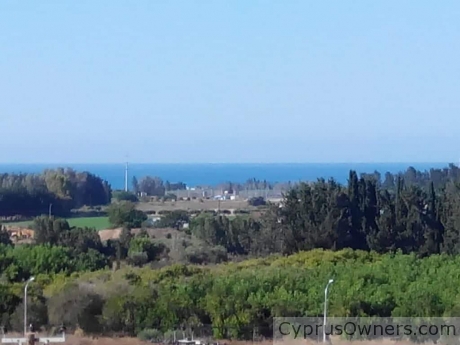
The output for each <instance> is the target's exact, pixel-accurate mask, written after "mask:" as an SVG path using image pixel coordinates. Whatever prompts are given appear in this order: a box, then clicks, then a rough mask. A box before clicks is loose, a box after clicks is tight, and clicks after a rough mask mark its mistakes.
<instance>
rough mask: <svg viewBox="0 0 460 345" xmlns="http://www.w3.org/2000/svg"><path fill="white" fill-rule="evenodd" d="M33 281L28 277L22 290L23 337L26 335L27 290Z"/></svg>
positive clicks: (32, 278)
mask: <svg viewBox="0 0 460 345" xmlns="http://www.w3.org/2000/svg"><path fill="white" fill-rule="evenodd" d="M34 279H35V277H30V279H29V280H28V281H27V283H26V286H25V288H24V336H25V335H26V333H27V288H28V287H29V283H30V282H33V281H34Z"/></svg>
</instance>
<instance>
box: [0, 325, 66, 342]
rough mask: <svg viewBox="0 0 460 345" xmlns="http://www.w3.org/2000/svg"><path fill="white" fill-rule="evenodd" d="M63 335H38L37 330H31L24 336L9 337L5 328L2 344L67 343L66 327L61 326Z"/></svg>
mask: <svg viewBox="0 0 460 345" xmlns="http://www.w3.org/2000/svg"><path fill="white" fill-rule="evenodd" d="M61 332H62V334H61V336H58V337H38V338H37V337H36V334H35V332H29V333H26V334H25V335H24V337H23V338H7V337H6V336H5V333H6V332H5V329H3V338H2V344H18V345H25V344H27V345H35V344H49V343H65V328H64V327H61Z"/></svg>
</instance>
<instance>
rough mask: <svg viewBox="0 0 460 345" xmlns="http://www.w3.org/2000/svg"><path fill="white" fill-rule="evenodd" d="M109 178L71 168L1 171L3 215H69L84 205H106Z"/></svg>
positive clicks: (0, 185)
mask: <svg viewBox="0 0 460 345" xmlns="http://www.w3.org/2000/svg"><path fill="white" fill-rule="evenodd" d="M111 193H112V191H111V188H110V185H109V184H108V183H107V181H104V180H102V179H101V178H99V177H97V176H95V175H93V174H91V173H89V172H76V171H74V170H72V169H61V168H60V169H56V170H45V171H44V172H43V173H42V174H39V175H37V174H0V217H17V216H22V217H33V216H38V215H40V214H48V213H49V211H50V210H51V211H52V214H54V215H59V216H68V215H70V211H71V210H72V209H77V208H80V207H82V206H85V205H86V206H97V205H107V204H108V203H110V200H111Z"/></svg>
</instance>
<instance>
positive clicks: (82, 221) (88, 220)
mask: <svg viewBox="0 0 460 345" xmlns="http://www.w3.org/2000/svg"><path fill="white" fill-rule="evenodd" d="M67 221H68V222H69V225H70V226H77V227H85V226H87V227H90V228H96V229H97V230H102V229H108V228H109V227H110V224H109V218H108V217H79V218H68V219H67ZM31 224H32V221H24V222H11V223H4V225H7V226H20V227H28V226H29V225H31Z"/></svg>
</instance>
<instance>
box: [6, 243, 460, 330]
mask: <svg viewBox="0 0 460 345" xmlns="http://www.w3.org/2000/svg"><path fill="white" fill-rule="evenodd" d="M44 268H45V267H40V269H44ZM45 272H46V270H45ZM330 277H333V278H334V279H335V283H334V286H333V287H332V289H331V293H330V315H331V316H352V315H361V316H372V315H374V316H408V315H410V316H442V315H445V316H451V315H457V314H458V311H459V306H460V305H459V303H460V301H459V300H458V296H460V258H458V257H453V256H447V255H433V256H431V257H428V258H423V259H419V258H417V257H416V256H415V255H403V254H400V253H397V254H384V255H379V254H376V253H368V252H363V251H352V250H349V249H348V250H343V251H338V252H332V251H322V250H313V251H310V252H302V253H298V254H295V255H292V256H288V257H277V256H272V257H268V258H265V259H256V260H247V261H245V262H242V263H238V264H225V265H219V266H215V267H208V268H206V267H201V266H198V267H195V266H185V265H174V266H171V267H168V268H163V269H160V270H151V269H148V268H124V269H121V270H119V271H117V272H114V273H112V272H110V271H108V270H104V271H99V272H93V273H76V274H74V275H73V276H72V277H71V278H70V277H67V278H65V276H64V275H62V274H59V275H55V276H53V277H52V278H51V279H50V278H49V276H45V275H39V278H38V280H37V283H36V284H34V285H33V286H34V288H33V289H32V291H33V292H32V296H33V297H32V298H33V299H34V300H36V299H37V298H38V297H39V296H42V297H44V298H45V302H44V304H45V305H46V306H47V309H46V310H47V312H48V315H47V317H48V318H49V320H56V321H59V320H65V322H66V325H67V327H69V328H70V329H72V328H75V327H76V325H77V323H78V324H80V327H82V328H83V329H84V330H85V331H86V332H90V333H91V332H93V333H102V332H104V331H107V332H125V333H128V334H137V333H138V332H141V331H143V330H152V329H156V330H158V331H159V332H161V333H165V332H167V331H168V330H173V329H179V327H180V326H181V325H182V324H188V325H189V326H195V327H196V328H199V327H200V325H201V324H210V323H212V324H213V326H214V327H213V330H214V336H215V337H235V338H250V337H252V331H253V328H254V327H255V328H257V329H258V332H260V333H261V334H264V335H267V336H269V335H270V334H271V329H270V327H271V324H272V321H271V320H272V317H274V316H305V315H309V316H315V315H321V313H322V302H323V298H324V296H323V290H324V285H325V282H327V280H328V279H329V278H330ZM440 277H443V278H440ZM447 277H448V278H449V279H447ZM15 286H16V285H13V286H10V287H9V288H7V289H6V290H3V292H1V293H2V294H3V296H2V297H3V298H2V300H7V299H9V300H12V301H13V300H17V301H18V299H17V298H18V297H20V289H15ZM21 286H22V285H21ZM18 288H19V286H18ZM14 291H16V294H15V293H14ZM15 296H16V297H15ZM15 298H16V299H15ZM34 303H35V304H37V303H42V302H38V301H36V302H34ZM10 310H15V307H14V305H13V306H10ZM32 317H34V316H33V315H32ZM42 318H43V317H42ZM87 318H89V319H90V320H97V322H96V323H95V322H88V323H86V322H82V321H83V320H86V319H87ZM35 319H38V317H37V316H35ZM43 319H44V318H43Z"/></svg>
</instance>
